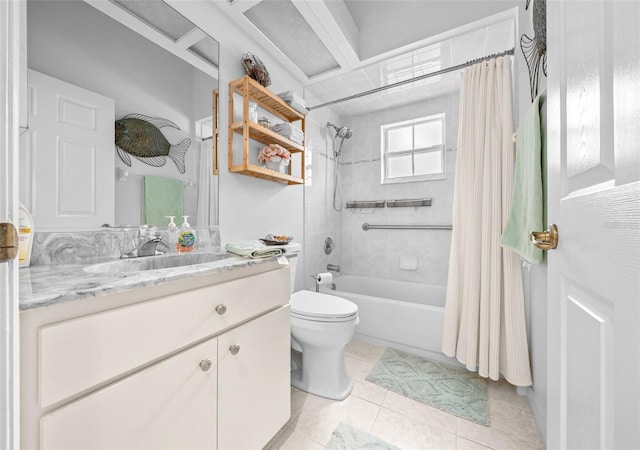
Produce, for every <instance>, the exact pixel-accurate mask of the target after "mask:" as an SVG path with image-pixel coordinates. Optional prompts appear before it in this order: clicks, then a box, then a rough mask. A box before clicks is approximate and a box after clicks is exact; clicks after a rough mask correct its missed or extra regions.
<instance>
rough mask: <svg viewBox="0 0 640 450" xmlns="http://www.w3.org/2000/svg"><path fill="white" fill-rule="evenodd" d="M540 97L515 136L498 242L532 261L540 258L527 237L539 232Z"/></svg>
mask: <svg viewBox="0 0 640 450" xmlns="http://www.w3.org/2000/svg"><path fill="white" fill-rule="evenodd" d="M539 108H540V97H536V99H535V100H534V101H533V105H531V108H530V109H529V111H528V112H527V114H526V116H525V117H524V120H523V121H522V123H521V124H520V126H519V127H518V131H517V137H516V164H515V171H514V179H513V197H512V203H511V209H510V211H509V217H508V219H507V225H506V226H505V228H504V230H503V232H502V238H501V240H500V243H501V244H502V246H503V247H507V248H510V249H511V250H513V251H514V252H516V253H517V254H519V255H520V256H521V257H522V258H524V259H525V260H527V261H528V262H530V263H533V264H540V263H541V262H542V260H543V258H544V254H543V252H542V250H540V249H539V248H537V247H535V246H534V245H533V244H532V243H531V241H530V240H529V232H530V231H542V230H544V228H543V226H544V224H543V222H542V220H543V217H542V214H543V210H542V208H543V205H542V202H543V198H542V163H541V145H540V110H539Z"/></svg>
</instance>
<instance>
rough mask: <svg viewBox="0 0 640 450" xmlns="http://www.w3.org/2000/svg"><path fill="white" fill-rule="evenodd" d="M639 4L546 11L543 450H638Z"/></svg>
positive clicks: (575, 4)
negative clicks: (555, 238) (553, 241)
mask: <svg viewBox="0 0 640 450" xmlns="http://www.w3.org/2000/svg"><path fill="white" fill-rule="evenodd" d="M639 30H640V2H637V1H611V0H593V1H557V0H553V1H548V2H547V49H548V50H547V51H548V56H549V61H548V68H549V69H548V72H549V78H548V86H547V90H548V150H547V151H548V217H549V221H550V222H554V223H556V224H557V226H558V232H559V245H558V248H557V249H556V250H552V251H549V252H548V280H549V285H548V286H549V287H548V289H549V292H548V294H549V298H548V302H549V303H548V305H549V306H548V343H549V345H548V358H549V359H548V377H549V378H548V400H547V402H548V403H547V405H548V408H547V414H548V416H547V447H548V448H550V449H589V448H602V449H638V448H640V389H639V386H640V182H639V181H640V31H639Z"/></svg>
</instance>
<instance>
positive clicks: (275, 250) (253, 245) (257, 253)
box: [224, 240, 285, 258]
mask: <svg viewBox="0 0 640 450" xmlns="http://www.w3.org/2000/svg"><path fill="white" fill-rule="evenodd" d="M224 248H225V250H227V251H228V252H229V253H234V254H236V255H240V256H246V257H249V258H268V257H269V256H280V255H282V254H284V252H285V249H283V248H280V247H274V246H266V245H264V244H263V243H262V242H260V241H257V240H254V241H239V242H230V243H228V244H227V245H225V247H224Z"/></svg>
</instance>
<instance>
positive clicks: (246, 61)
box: [242, 52, 271, 87]
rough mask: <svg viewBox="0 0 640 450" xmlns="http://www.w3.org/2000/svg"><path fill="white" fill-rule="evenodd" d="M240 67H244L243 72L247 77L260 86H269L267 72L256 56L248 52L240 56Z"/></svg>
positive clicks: (269, 79)
mask: <svg viewBox="0 0 640 450" xmlns="http://www.w3.org/2000/svg"><path fill="white" fill-rule="evenodd" d="M242 65H243V66H244V70H245V72H247V75H249V76H250V77H251V78H253V79H254V80H256V81H257V82H258V83H260V84H261V85H262V86H264V87H267V86H269V85H270V84H271V78H269V71H268V70H267V68H266V67H265V65H264V64H263V63H262V61H260V58H258V57H257V56H256V55H254V54H252V53H249V52H247V53H245V54H244V55H242Z"/></svg>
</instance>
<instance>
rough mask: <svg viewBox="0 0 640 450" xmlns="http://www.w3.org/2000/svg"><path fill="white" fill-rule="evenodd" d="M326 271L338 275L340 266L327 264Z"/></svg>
mask: <svg viewBox="0 0 640 450" xmlns="http://www.w3.org/2000/svg"><path fill="white" fill-rule="evenodd" d="M327 270H328V271H329V272H338V273H340V266H339V265H338V264H327Z"/></svg>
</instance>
